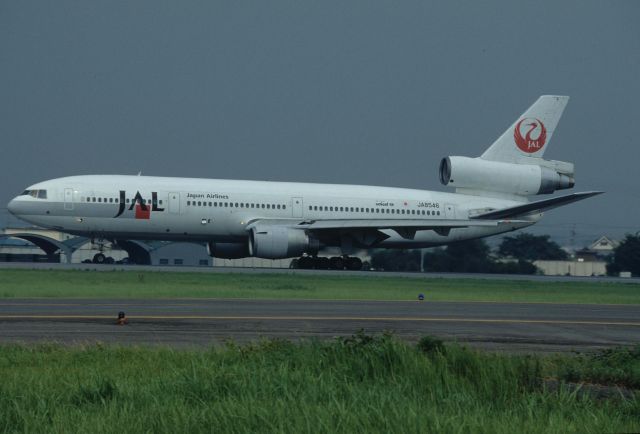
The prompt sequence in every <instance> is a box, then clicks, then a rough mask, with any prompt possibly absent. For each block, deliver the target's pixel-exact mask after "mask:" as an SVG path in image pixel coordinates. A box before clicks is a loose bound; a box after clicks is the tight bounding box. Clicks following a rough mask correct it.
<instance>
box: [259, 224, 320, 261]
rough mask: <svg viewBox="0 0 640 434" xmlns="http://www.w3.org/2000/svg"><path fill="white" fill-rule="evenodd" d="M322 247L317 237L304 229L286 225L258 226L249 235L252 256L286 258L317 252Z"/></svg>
mask: <svg viewBox="0 0 640 434" xmlns="http://www.w3.org/2000/svg"><path fill="white" fill-rule="evenodd" d="M319 248H320V243H319V241H318V240H317V239H315V238H312V237H310V236H309V235H307V233H306V232H305V231H304V230H302V229H295V228H288V227H285V226H275V225H274V226H257V227H255V228H253V229H252V230H251V233H250V236H249V253H250V254H251V256H256V257H258V258H265V259H284V258H292V257H294V256H300V255H302V254H303V253H307V254H310V255H311V254H315V253H317V252H318V250H319Z"/></svg>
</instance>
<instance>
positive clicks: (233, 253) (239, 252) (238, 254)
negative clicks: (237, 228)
mask: <svg viewBox="0 0 640 434" xmlns="http://www.w3.org/2000/svg"><path fill="white" fill-rule="evenodd" d="M207 253H208V254H209V256H211V257H212V258H220V259H239V258H246V257H247V256H249V248H248V246H247V243H214V242H212V241H209V242H208V243H207Z"/></svg>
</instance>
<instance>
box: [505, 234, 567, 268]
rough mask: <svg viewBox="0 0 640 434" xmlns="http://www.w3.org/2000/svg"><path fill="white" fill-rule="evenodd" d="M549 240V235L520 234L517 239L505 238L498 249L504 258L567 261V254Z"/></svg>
mask: <svg viewBox="0 0 640 434" xmlns="http://www.w3.org/2000/svg"><path fill="white" fill-rule="evenodd" d="M549 238H550V237H549V235H533V234H528V233H520V234H518V235H516V236H515V237H504V239H503V240H502V243H500V247H499V248H498V254H499V255H500V256H502V257H507V256H508V257H512V258H517V259H524V260H528V261H534V260H536V259H551V260H563V259H567V257H568V255H567V252H565V251H564V250H562V249H561V248H560V246H559V245H558V244H556V243H555V242H554V241H551V240H550V239H549Z"/></svg>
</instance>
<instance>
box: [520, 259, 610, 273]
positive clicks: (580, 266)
mask: <svg viewBox="0 0 640 434" xmlns="http://www.w3.org/2000/svg"><path fill="white" fill-rule="evenodd" d="M533 265H535V266H536V267H538V269H539V270H540V271H541V272H542V274H544V275H545V276H606V274H607V263H606V262H604V261H582V260H577V261H546V260H538V261H534V262H533Z"/></svg>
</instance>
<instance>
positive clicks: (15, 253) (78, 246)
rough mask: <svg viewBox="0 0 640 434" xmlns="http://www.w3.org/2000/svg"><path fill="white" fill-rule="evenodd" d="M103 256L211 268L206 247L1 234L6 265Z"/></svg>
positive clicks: (51, 233) (39, 232)
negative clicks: (9, 263)
mask: <svg viewBox="0 0 640 434" xmlns="http://www.w3.org/2000/svg"><path fill="white" fill-rule="evenodd" d="M96 255H103V260H104V261H105V262H107V263H135V264H142V265H147V264H148V265H151V264H152V265H178V266H180V265H184V266H209V267H210V266H212V265H213V261H212V258H210V257H209V255H208V254H207V250H206V248H205V246H204V245H203V244H198V243H171V242H157V241H136V240H118V241H117V242H116V243H112V242H110V241H107V240H101V241H100V242H92V240H90V239H89V238H85V237H76V236H73V235H69V234H65V233H63V232H59V231H55V230H49V229H42V228H36V227H32V228H7V229H4V230H3V231H2V232H0V261H3V262H66V263H81V262H94V261H95V258H96Z"/></svg>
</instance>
